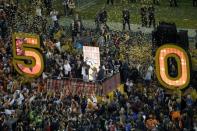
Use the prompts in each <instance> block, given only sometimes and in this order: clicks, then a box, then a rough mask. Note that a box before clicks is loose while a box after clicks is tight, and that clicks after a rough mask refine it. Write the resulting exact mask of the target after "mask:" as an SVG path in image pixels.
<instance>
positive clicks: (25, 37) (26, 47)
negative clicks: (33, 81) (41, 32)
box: [12, 33, 44, 77]
mask: <svg viewBox="0 0 197 131" xmlns="http://www.w3.org/2000/svg"><path fill="white" fill-rule="evenodd" d="M12 42H13V64H14V67H15V69H16V70H17V72H19V73H20V74H21V75H25V76H29V77H38V76H39V75H41V73H42V72H43V69H44V62H43V57H42V54H41V53H40V52H39V51H38V49H40V39H39V36H37V35H30V34H26V33H15V34H13V36H12Z"/></svg>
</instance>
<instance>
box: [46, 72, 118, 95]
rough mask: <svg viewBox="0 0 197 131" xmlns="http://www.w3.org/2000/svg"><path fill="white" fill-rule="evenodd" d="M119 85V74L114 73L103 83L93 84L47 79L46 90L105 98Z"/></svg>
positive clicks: (71, 80)
mask: <svg viewBox="0 0 197 131" xmlns="http://www.w3.org/2000/svg"><path fill="white" fill-rule="evenodd" d="M119 84H120V73H116V74H114V75H113V76H111V77H110V78H107V79H105V80H103V81H95V82H84V81H83V80H82V79H76V78H64V79H61V80H58V79H47V85H46V87H47V89H52V90H54V91H57V90H62V89H64V90H67V92H69V93H74V94H78V95H81V94H82V95H86V96H90V95H92V94H95V95H96V96H105V95H106V94H108V93H109V92H111V91H114V90H115V89H117V88H118V86H119Z"/></svg>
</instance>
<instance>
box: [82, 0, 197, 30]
mask: <svg viewBox="0 0 197 131" xmlns="http://www.w3.org/2000/svg"><path fill="white" fill-rule="evenodd" d="M167 1H168V0H161V1H160V6H156V21H157V22H159V21H166V22H175V23H176V25H177V26H178V27H181V28H192V29H193V28H194V29H197V7H193V6H192V0H178V1H179V3H178V4H179V7H178V8H177V7H169V3H168V2H167ZM105 3H106V0H97V1H96V4H94V5H92V6H90V7H88V8H85V9H82V10H80V14H81V16H82V18H83V19H94V18H95V14H96V12H97V11H98V10H100V9H101V8H102V7H106V9H107V11H108V16H109V21H117V22H121V21H122V20H121V16H122V9H123V8H124V7H125V6H126V7H128V8H129V9H130V10H131V20H132V23H134V24H140V21H141V19H140V7H141V5H142V4H141V3H131V4H127V5H126V4H121V3H116V4H115V5H114V6H111V5H106V4H105Z"/></svg>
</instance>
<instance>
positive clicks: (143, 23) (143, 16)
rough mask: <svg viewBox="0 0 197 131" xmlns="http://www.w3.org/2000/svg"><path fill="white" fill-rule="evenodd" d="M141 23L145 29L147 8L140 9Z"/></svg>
mask: <svg viewBox="0 0 197 131" xmlns="http://www.w3.org/2000/svg"><path fill="white" fill-rule="evenodd" d="M141 21H142V27H144V26H145V27H147V24H148V20H147V8H146V7H145V6H142V7H141Z"/></svg>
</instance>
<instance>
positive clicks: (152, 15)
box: [148, 6, 155, 27]
mask: <svg viewBox="0 0 197 131" xmlns="http://www.w3.org/2000/svg"><path fill="white" fill-rule="evenodd" d="M148 18H149V27H151V25H153V27H155V8H154V7H153V6H150V7H149V8H148Z"/></svg>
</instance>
